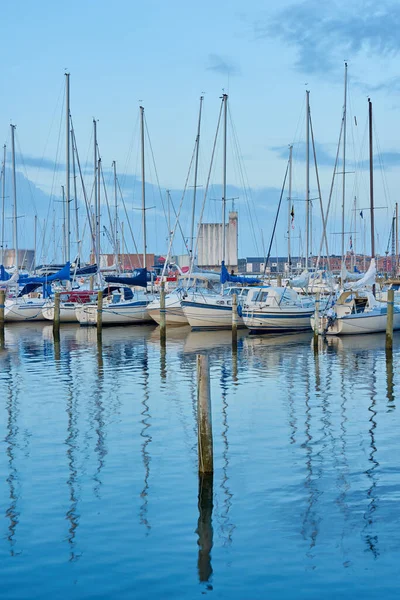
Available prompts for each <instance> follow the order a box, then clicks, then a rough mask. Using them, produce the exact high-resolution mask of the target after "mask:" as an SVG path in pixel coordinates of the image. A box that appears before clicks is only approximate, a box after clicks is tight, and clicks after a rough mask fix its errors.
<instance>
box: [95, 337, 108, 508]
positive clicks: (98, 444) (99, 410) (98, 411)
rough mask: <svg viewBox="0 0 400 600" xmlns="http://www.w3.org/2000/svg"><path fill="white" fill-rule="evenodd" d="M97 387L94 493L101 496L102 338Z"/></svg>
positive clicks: (103, 450)
mask: <svg viewBox="0 0 400 600" xmlns="http://www.w3.org/2000/svg"><path fill="white" fill-rule="evenodd" d="M96 355H97V388H96V391H95V395H94V404H95V411H94V420H95V421H96V429H95V431H96V435H97V442H96V446H95V452H96V454H97V460H98V466H97V470H96V474H95V476H94V480H95V481H96V485H95V487H94V493H95V494H96V496H97V497H100V487H101V485H102V482H101V479H100V475H101V471H102V469H103V467H104V463H105V457H106V456H107V446H106V434H105V430H104V429H105V423H104V404H103V382H104V366H103V347H102V339H101V338H98V340H97V353H96Z"/></svg>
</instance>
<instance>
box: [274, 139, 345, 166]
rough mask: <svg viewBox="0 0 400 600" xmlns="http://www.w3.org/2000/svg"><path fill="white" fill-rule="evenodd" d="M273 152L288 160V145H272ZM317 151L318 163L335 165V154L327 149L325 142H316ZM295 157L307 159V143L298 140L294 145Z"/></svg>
mask: <svg viewBox="0 0 400 600" xmlns="http://www.w3.org/2000/svg"><path fill="white" fill-rule="evenodd" d="M269 149H270V150H272V152H275V154H277V156H279V158H282V159H283V160H288V157H289V148H288V146H272V147H271V148H269ZM315 153H316V155H317V163H318V166H320V167H333V166H334V165H335V156H334V155H333V154H331V152H330V151H329V150H328V149H327V147H326V146H325V145H324V144H319V143H318V142H316V143H315ZM293 157H294V159H295V160H298V161H301V162H305V161H306V143H305V142H298V143H297V144H295V145H294V147H293ZM313 164H314V154H313V150H312V147H311V144H310V165H311V166H312V165H313Z"/></svg>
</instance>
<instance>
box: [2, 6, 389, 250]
mask: <svg viewBox="0 0 400 600" xmlns="http://www.w3.org/2000/svg"><path fill="white" fill-rule="evenodd" d="M21 14H23V15H24V18H23V19H21ZM399 25H400V5H399V4H398V3H396V2H395V1H388V0H386V1H383V2H380V3H379V5H377V4H376V3H374V2H370V1H369V0H368V1H360V0H356V1H354V2H352V3H348V2H345V1H342V0H339V1H336V2H335V1H334V2H329V3H321V2H314V1H306V2H289V1H287V0H283V1H281V2H279V3H272V2H271V3H266V2H265V1H264V2H261V1H257V0H253V1H252V2H249V3H247V4H244V3H243V2H242V1H241V2H239V1H236V0H230V1H229V2H227V1H226V0H223V1H221V2H215V1H214V2H211V1H210V0H204V1H203V2H201V3H192V2H187V1H186V2H183V1H180V0H171V1H169V2H162V1H161V0H158V1H154V0H153V1H148V2H145V3H143V2H136V1H130V2H128V1H125V0H117V1H116V2H114V3H108V2H105V1H103V0H99V1H97V2H91V1H85V2H82V1H81V2H76V1H74V0H72V1H71V2H69V3H67V4H60V3H55V2H50V1H48V0H40V2H37V3H34V2H30V1H28V0H22V1H20V2H18V3H7V5H5V6H4V7H3V10H2V20H1V23H0V48H1V53H2V56H4V57H7V59H6V60H4V61H3V63H2V80H3V90H5V93H3V94H1V96H0V115H1V117H2V120H1V123H0V132H2V139H3V140H4V142H6V143H7V145H9V123H10V122H13V123H15V124H16V125H17V140H18V144H17V150H18V152H20V153H21V154H22V156H23V159H24V161H23V162H22V161H21V160H18V161H17V162H18V169H19V170H20V171H21V182H20V186H21V187H20V190H19V192H20V193H19V196H21V198H20V205H21V207H22V208H21V214H23V216H22V217H21V219H20V220H19V221H20V223H19V224H20V228H21V238H22V239H21V244H22V245H31V242H32V239H31V232H32V220H31V219H32V214H33V212H34V211H35V210H36V211H37V213H38V215H39V219H43V218H44V217H45V215H46V214H47V213H48V210H49V208H48V206H49V204H48V203H49V199H48V197H49V195H50V196H51V195H53V196H58V195H59V193H60V192H59V190H60V186H61V185H62V184H63V183H64V181H63V170H62V165H63V164H64V163H65V156H64V147H63V144H64V130H63V127H64V125H63V122H62V104H63V94H64V71H65V69H68V71H69V72H70V73H71V113H72V117H73V120H74V125H75V131H76V136H77V141H78V147H79V152H80V156H81V161H82V163H83V164H84V165H86V169H85V173H86V175H85V179H86V183H87V186H88V188H89V187H90V169H91V167H90V159H91V135H92V133H91V131H92V119H93V117H95V118H96V119H97V120H98V136H99V146H100V151H101V154H102V159H103V165H104V168H105V169H110V167H111V163H112V161H113V160H116V161H117V164H118V166H119V172H120V177H121V180H122V179H124V180H125V186H124V195H125V194H126V201H127V203H128V205H129V206H130V208H132V206H134V207H137V206H139V204H140V182H139V183H138V181H139V179H138V178H139V177H140V173H139V162H138V107H139V104H143V106H144V107H145V111H146V119H147V124H148V128H149V133H150V138H151V143H152V147H153V150H154V155H155V160H156V167H157V174H158V180H159V182H160V186H161V190H162V195H163V197H164V195H165V189H167V188H169V189H171V190H172V191H173V199H174V202H175V204H176V205H177V204H178V203H179V199H180V190H182V188H183V185H184V181H185V178H186V173H187V169H188V165H189V161H190V157H191V154H192V150H193V144H194V139H195V132H196V120H197V111H198V103H199V96H200V94H204V96H205V101H204V112H203V115H204V119H203V134H202V147H201V159H200V167H201V168H200V184H202V185H204V184H205V180H206V175H207V169H208V164H209V159H210V153H211V144H212V139H213V136H214V132H215V126H216V121H217V116H218V110H219V103H220V100H219V97H220V95H221V93H222V90H225V91H226V92H228V93H229V102H230V110H231V114H232V119H233V123H234V126H235V130H236V133H237V138H238V140H239V143H240V150H239V154H240V162H241V165H242V167H243V170H244V173H245V177H246V181H247V182H248V185H249V187H250V188H251V194H248V196H247V198H248V202H247V203H246V197H245V194H244V193H243V190H242V189H241V184H242V181H241V177H240V168H239V164H238V161H237V157H236V158H235V154H236V153H235V151H234V149H232V142H231V141H230V142H229V152H228V181H229V183H230V185H231V190H230V195H235V196H239V199H238V200H237V201H236V207H237V208H238V209H239V219H240V229H239V231H240V244H239V246H240V254H241V256H244V255H253V254H255V253H258V252H257V249H260V250H261V248H262V246H263V245H264V246H266V245H268V241H269V235H270V232H271V230H272V221H273V217H274V214H275V210H276V206H277V203H278V200H279V194H280V188H281V185H282V181H283V176H284V172H285V168H286V161H287V158H286V156H287V147H288V145H289V144H290V143H294V144H295V147H294V157H295V164H294V190H293V195H294V196H295V197H296V198H304V195H305V192H304V187H305V175H304V172H305V165H304V139H305V126H304V97H305V90H306V89H309V90H310V92H311V94H310V99H311V112H312V118H313V126H314V134H315V138H316V142H317V155H318V159H319V169H320V178H321V184H322V194H323V200H324V203H325V204H326V202H327V197H328V193H329V187H330V182H331V177H332V168H333V160H334V156H335V153H336V144H337V139H338V136H339V128H340V119H341V112H342V105H343V63H344V60H347V61H348V63H349V113H348V114H349V130H348V150H347V154H348V159H349V163H348V170H349V171H355V170H356V168H355V162H356V161H357V162H360V163H361V165H360V166H361V168H360V169H358V168H357V172H356V173H355V174H349V175H348V177H347V186H346V192H347V199H348V210H347V218H346V220H347V222H348V225H347V230H349V231H350V229H351V230H354V231H357V233H356V236H358V238H359V239H361V237H362V231H361V226H362V225H363V226H364V225H365V223H366V220H367V217H368V216H367V214H365V219H364V221H363V223H361V222H359V223H357V224H356V225H354V224H351V223H350V220H351V216H352V214H353V213H352V208H353V205H352V203H353V197H354V195H357V197H358V203H359V206H367V205H368V203H369V198H368V173H367V171H366V170H365V166H366V165H365V160H366V159H367V145H366V140H367V138H366V119H367V108H368V106H367V97H368V95H369V94H370V95H371V98H372V101H373V106H374V122H375V131H376V142H375V151H376V155H377V158H376V171H375V182H376V192H375V193H376V203H377V205H378V206H383V207H384V208H382V209H379V211H377V235H378V252H379V253H381V254H382V253H384V251H385V249H386V246H387V240H388V235H389V224H390V219H391V216H392V211H393V207H394V203H395V202H396V200H397V189H398V178H399V175H400V168H399V167H400V155H399V152H400V148H399V143H398V131H399V130H400V115H399V105H400V102H399V92H400V75H399V74H398V53H399V50H400V38H399V37H398V35H397V31H398V29H399ZM354 117H356V120H357V126H355V120H354ZM60 128H61V134H60V135H59V130H60ZM228 137H229V136H228ZM230 137H231V135H230ZM147 158H148V159H149V160H147V161H146V162H147V164H148V169H147V176H146V179H147V182H148V190H149V205H151V206H155V207H156V208H155V209H152V210H150V211H149V212H148V216H149V242H148V245H149V250H154V251H155V252H159V253H163V252H165V238H166V228H165V225H164V217H163V213H162V207H161V201H160V196H159V193H158V189H157V178H156V175H155V172H154V169H153V168H152V166H151V160H150V151H149V150H148V154H147ZM54 163H57V164H58V165H59V166H58V168H57V170H54ZM220 164H221V147H220V145H219V147H218V153H217V161H216V164H215V169H214V171H213V176H212V183H213V184H214V188H213V190H212V191H211V192H210V197H211V198H215V195H218V193H219V188H218V185H219V184H220V183H221V168H220ZM380 164H382V165H383V169H381V168H380ZM24 165H25V167H24ZM39 167H40V168H39ZM22 176H24V177H26V178H28V179H29V180H30V181H31V184H29V185H28V184H27V183H26V181H25V182H23V181H22ZM339 187H340V186H339ZM315 190H316V184H315V176H314V174H311V196H312V197H314V196H315V194H316V191H315ZM200 197H201V193H200ZM285 197H286V194H285ZM285 204H286V206H285V208H284V210H285V211H286V207H287V202H286V203H285ZM339 205H340V195H339V191H338V190H337V191H336V190H335V192H334V208H333V209H332V214H331V219H330V225H329V228H330V231H331V232H335V233H336V231H338V230H339V229H338V227H339V225H338V220H339V216H340V215H339V213H340V208H339ZM54 206H55V207H56V210H57V211H60V206H59V204H55V205H54ZM335 207H336V208H335ZM51 210H52V209H51ZM219 210H220V203H218V201H217V200H210V201H209V202H208V204H207V208H206V211H205V217H206V220H214V219H217V218H218V215H219ZM249 211H250V212H251V214H252V216H253V219H254V223H255V227H254V231H255V235H253V233H252V227H251V224H250V222H249V219H248V213H249ZM131 212H132V217H133V221H134V225H133V227H134V230H135V236H136V238H137V243H138V245H139V246H140V242H141V234H140V227H139V223H138V221H139V219H138V214H139V213H138V212H137V211H131ZM189 212H190V211H189V208H187V209H185V215H186V216H185V217H184V219H183V222H185V223H188V221H189ZM82 213H83V210H82ZM303 213H304V203H302V202H300V201H299V202H298V203H297V204H296V218H295V230H293V236H294V238H295V239H296V240H297V241H296V242H294V243H295V244H297V245H298V248H300V239H299V235H301V236H302V239H304V226H303V221H304V216H303ZM57 222H58V223H59V222H60V219H59V218H57ZM9 224H10V221H9V220H7V227H9ZM286 228H287V226H286V217H285V216H282V218H281V219H280V223H279V226H278V231H277V241H276V244H274V249H275V250H277V251H278V252H280V253H284V252H285V247H286V242H285V231H286ZM313 228H314V232H313V239H314V243H313V245H314V251H317V249H318V243H317V240H318V242H319V236H320V218H319V213H318V211H317V208H315V210H314V219H313ZM24 240H25V244H24V243H23V242H24ZM262 240H264V244H263V243H262ZM127 242H128V245H129V246H131V245H130V241H129V239H128V240H127ZM330 244H331V251H332V252H338V251H339V248H340V243H339V236H337V235H331V236H330ZM346 245H348V242H346ZM175 249H176V251H177V252H180V251H181V250H182V244H181V243H179V242H177V244H176V248H175ZM359 249H360V250H361V248H359ZM367 249H368V248H367ZM49 258H50V257H49Z"/></svg>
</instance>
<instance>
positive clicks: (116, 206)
mask: <svg viewBox="0 0 400 600" xmlns="http://www.w3.org/2000/svg"><path fill="white" fill-rule="evenodd" d="M113 169H114V244H115V256H116V265H117V267H118V261H119V248H118V194H117V163H116V161H115V160H114V161H113Z"/></svg>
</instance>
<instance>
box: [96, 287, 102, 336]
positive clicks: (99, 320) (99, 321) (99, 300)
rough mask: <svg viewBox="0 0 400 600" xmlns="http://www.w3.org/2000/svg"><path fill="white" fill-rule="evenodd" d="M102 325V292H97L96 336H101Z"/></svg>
mask: <svg viewBox="0 0 400 600" xmlns="http://www.w3.org/2000/svg"><path fill="white" fill-rule="evenodd" d="M102 327H103V292H102V291H99V292H98V293H97V337H98V338H101V333H102Z"/></svg>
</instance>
